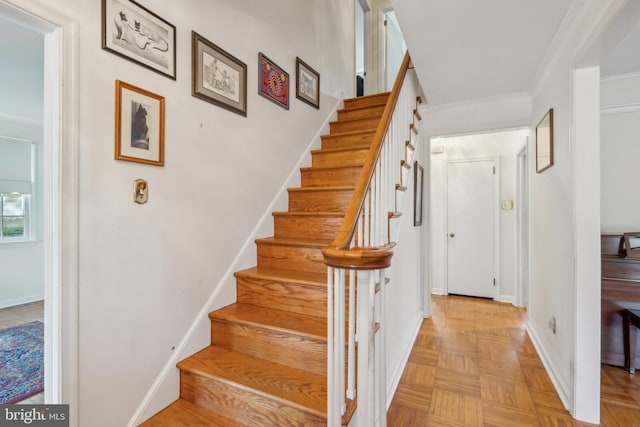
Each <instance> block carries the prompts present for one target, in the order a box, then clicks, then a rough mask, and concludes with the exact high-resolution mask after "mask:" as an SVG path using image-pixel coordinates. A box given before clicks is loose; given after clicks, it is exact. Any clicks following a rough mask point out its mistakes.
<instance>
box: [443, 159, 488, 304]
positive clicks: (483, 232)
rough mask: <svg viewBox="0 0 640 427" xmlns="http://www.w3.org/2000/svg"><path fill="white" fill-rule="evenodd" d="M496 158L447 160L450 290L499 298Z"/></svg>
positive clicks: (448, 286) (450, 291) (448, 288)
mask: <svg viewBox="0 0 640 427" xmlns="http://www.w3.org/2000/svg"><path fill="white" fill-rule="evenodd" d="M495 166H496V162H495V161H494V160H479V161H466V162H450V163H447V292H448V293H450V294H459V295H470V296H477V297H487V298H495V297H496V291H495V278H496V275H495V248H496V245H495V215H496V203H497V197H496V187H495V182H496V181H495V179H496V175H495V172H496V171H495Z"/></svg>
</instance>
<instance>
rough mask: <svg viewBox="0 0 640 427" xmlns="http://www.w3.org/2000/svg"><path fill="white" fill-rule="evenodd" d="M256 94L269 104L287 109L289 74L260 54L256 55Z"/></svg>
mask: <svg viewBox="0 0 640 427" xmlns="http://www.w3.org/2000/svg"><path fill="white" fill-rule="evenodd" d="M258 70H259V74H258V93H259V94H260V95H262V96H264V97H265V98H267V99H268V100H270V101H271V102H274V103H276V104H278V105H279V106H281V107H282V108H284V109H285V110H288V109H289V73H287V72H286V71H284V70H283V69H282V68H280V67H279V66H278V65H276V64H275V63H274V62H273V61H272V60H270V59H269V58H267V57H266V56H265V55H264V54H263V53H262V52H260V53H258Z"/></svg>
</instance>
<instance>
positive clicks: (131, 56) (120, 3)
mask: <svg viewBox="0 0 640 427" xmlns="http://www.w3.org/2000/svg"><path fill="white" fill-rule="evenodd" d="M102 49H104V50H107V51H109V52H111V53H113V54H115V55H118V56H121V57H122V58H126V59H128V60H129V61H131V62H135V63H137V64H139V65H141V66H143V67H145V68H148V69H150V70H152V71H155V72H157V73H160V74H162V75H164V76H167V77H169V78H170V79H173V80H175V79H176V27H175V25H173V24H171V23H170V22H168V21H166V20H165V19H163V18H161V17H160V16H158V15H156V14H155V13H153V12H152V11H150V10H149V9H147V8H146V7H144V6H142V5H140V4H138V3H136V2H135V1H133V0H102Z"/></svg>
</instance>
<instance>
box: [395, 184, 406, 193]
mask: <svg viewBox="0 0 640 427" xmlns="http://www.w3.org/2000/svg"><path fill="white" fill-rule="evenodd" d="M396 191H403V192H404V191H407V186H406V185H402V184H396Z"/></svg>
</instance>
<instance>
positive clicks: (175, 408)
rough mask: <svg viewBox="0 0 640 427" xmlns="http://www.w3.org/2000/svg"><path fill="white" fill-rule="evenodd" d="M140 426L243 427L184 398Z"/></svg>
mask: <svg viewBox="0 0 640 427" xmlns="http://www.w3.org/2000/svg"><path fill="white" fill-rule="evenodd" d="M140 426H141V427H184V426H203V427H204V426H207V427H245V426H244V424H239V423H237V422H235V421H233V420H230V419H229V418H225V417H223V416H222V415H220V414H217V413H215V412H212V411H209V410H208V409H205V408H203V407H202V406H198V405H196V404H194V403H191V402H189V401H187V400H184V399H178V400H176V401H175V402H173V403H172V404H171V405H169V406H167V407H166V408H165V409H163V410H162V411H160V412H158V413H157V414H156V415H154V416H153V417H151V418H149V419H148V420H147V421H145V422H144V423H142V424H140Z"/></svg>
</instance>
